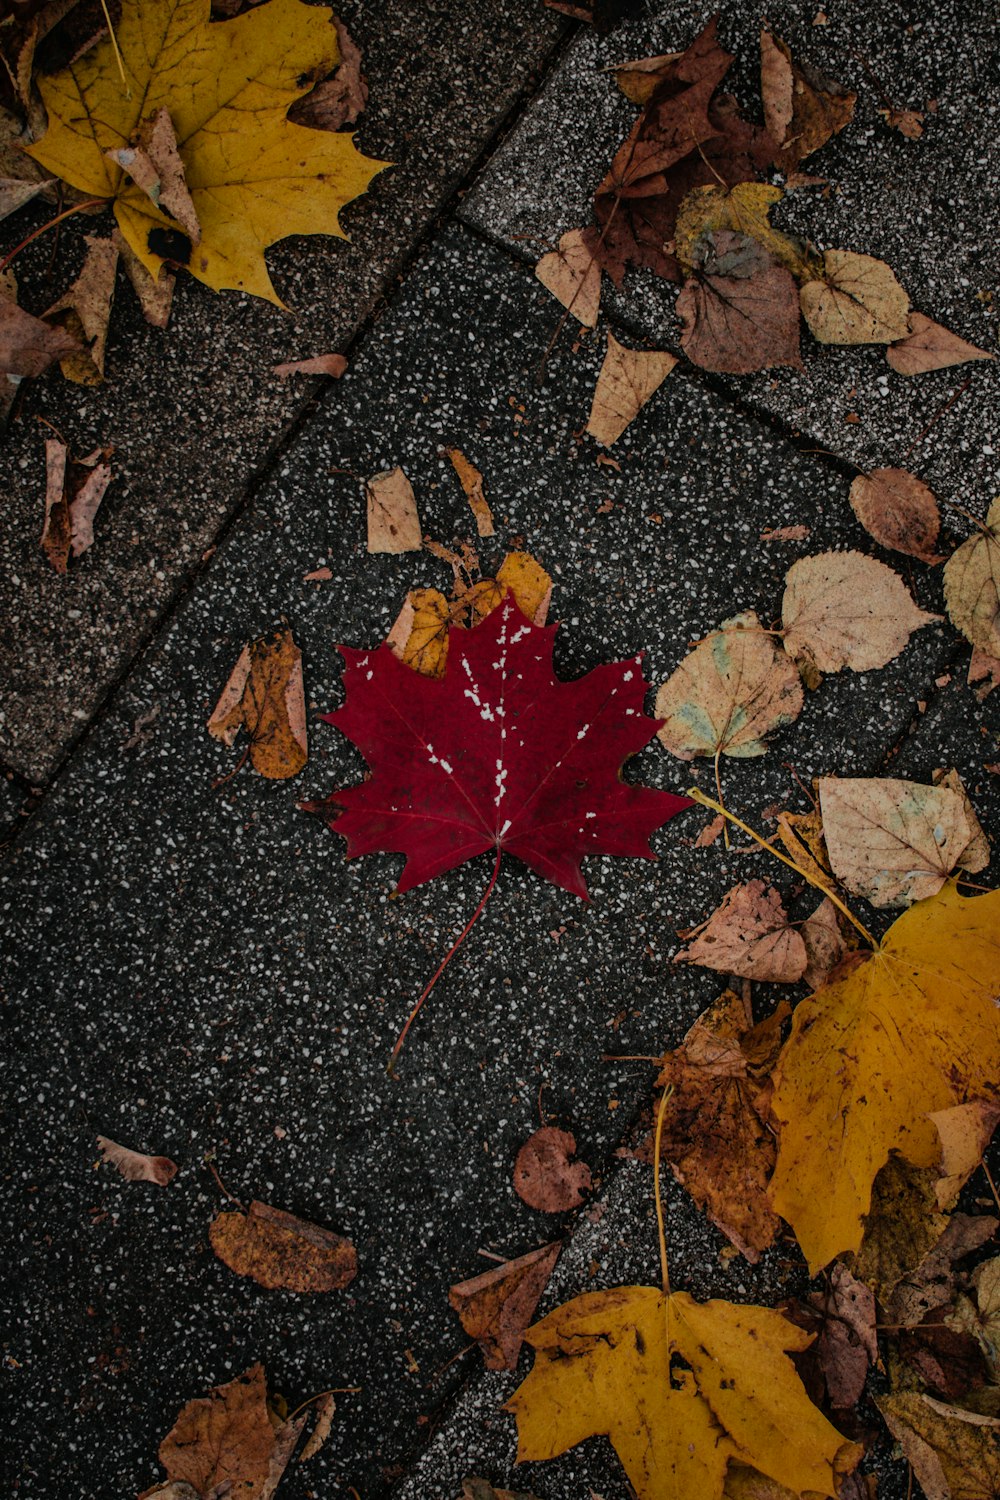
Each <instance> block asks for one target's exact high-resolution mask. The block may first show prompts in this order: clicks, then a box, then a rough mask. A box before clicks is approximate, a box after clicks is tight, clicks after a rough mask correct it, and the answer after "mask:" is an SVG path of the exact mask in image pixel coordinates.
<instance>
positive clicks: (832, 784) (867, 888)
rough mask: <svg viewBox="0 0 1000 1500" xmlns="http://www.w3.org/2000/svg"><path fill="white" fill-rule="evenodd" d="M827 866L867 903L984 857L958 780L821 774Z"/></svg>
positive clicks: (906, 892) (918, 893)
mask: <svg viewBox="0 0 1000 1500" xmlns="http://www.w3.org/2000/svg"><path fill="white" fill-rule="evenodd" d="M819 796H820V806H821V809H822V813H823V831H824V834H825V836H826V847H827V850H828V852H829V855H830V864H831V867H832V869H833V873H834V874H835V875H836V877H837V879H838V880H839V881H841V883H842V884H843V885H845V886H846V887H847V889H848V890H849V891H853V892H854V893H855V894H856V895H858V896H864V897H865V899H866V900H867V901H870V902H871V903H872V905H873V906H879V907H886V906H888V907H898V906H909V905H910V903H911V902H913V901H921V900H924V899H925V898H926V897H927V896H933V895H934V894H935V892H937V891H939V890H940V889H941V887H942V886H943V885H944V883H945V881H946V880H947V878H948V876H949V875H950V874H951V873H952V872H953V871H954V870H956V869H964V870H968V871H969V872H970V873H973V874H974V873H975V872H976V871H977V870H982V869H984V868H985V866H986V865H988V864H989V858H990V856H989V847H988V846H987V845H985V843H984V839H983V831H982V829H981V828H980V826H979V822H978V820H977V818H976V815H975V813H974V812H973V810H972V807H971V804H970V803H969V799H968V797H967V796H966V794H965V789H964V788H963V787H962V785H961V782H959V783H958V785H957V787H956V786H949V785H943V784H942V785H941V786H925V785H922V784H921V783H920V782H915V781H901V780H898V779H896V778H894V777H888V776H887V777H857V778H853V777H852V778H847V777H840V776H825V777H823V778H822V779H821V780H820V783H819Z"/></svg>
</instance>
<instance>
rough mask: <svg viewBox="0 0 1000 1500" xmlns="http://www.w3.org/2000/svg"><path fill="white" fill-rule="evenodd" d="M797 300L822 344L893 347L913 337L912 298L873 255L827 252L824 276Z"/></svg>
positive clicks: (837, 251) (803, 290)
mask: <svg viewBox="0 0 1000 1500" xmlns="http://www.w3.org/2000/svg"><path fill="white" fill-rule="evenodd" d="M799 300H800V302H801V306H802V316H803V317H804V318H805V320H806V322H807V323H808V325H809V331H810V333H811V334H812V336H813V338H815V339H818V340H819V342H820V343H821V344H894V343H897V342H898V341H899V340H900V339H905V338H907V337H908V335H909V333H910V319H909V309H910V299H909V297H908V296H907V294H906V292H904V290H903V288H902V287H901V286H900V284H899V282H898V281H897V280H896V277H895V275H894V274H893V272H892V271H891V270H890V269H889V267H888V266H887V265H886V263H885V261H884V260H876V258H875V257H874V256H873V255H859V254H857V252H856V251H854V250H825V251H824V252H823V275H822V276H821V277H818V278H817V279H816V280H815V281H807V282H806V283H805V285H804V286H803V287H802V289H801V291H800V293H799Z"/></svg>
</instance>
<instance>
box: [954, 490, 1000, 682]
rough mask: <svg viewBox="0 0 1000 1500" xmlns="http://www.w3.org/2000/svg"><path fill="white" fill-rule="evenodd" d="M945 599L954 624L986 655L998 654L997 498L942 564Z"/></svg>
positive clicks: (999, 532)
mask: <svg viewBox="0 0 1000 1500" xmlns="http://www.w3.org/2000/svg"><path fill="white" fill-rule="evenodd" d="M944 601H945V604H946V605H947V608H948V614H949V616H950V618H951V622H952V624H953V625H955V626H957V627H958V629H959V630H960V631H961V632H962V634H963V635H964V636H965V637H966V639H967V640H970V641H971V642H972V644H973V645H974V646H975V647H976V648H977V649H978V650H979V651H985V653H986V655H987V656H1000V499H998V500H994V501H993V504H992V505H991V506H990V508H989V511H988V512H987V515H986V524H985V525H984V527H983V529H982V531H977V532H976V533H975V535H974V536H970V537H969V539H968V541H966V542H963V543H962V545H961V547H959V548H958V550H957V551H956V552H953V553H952V555H951V557H949V559H948V561H947V562H946V563H945V566H944Z"/></svg>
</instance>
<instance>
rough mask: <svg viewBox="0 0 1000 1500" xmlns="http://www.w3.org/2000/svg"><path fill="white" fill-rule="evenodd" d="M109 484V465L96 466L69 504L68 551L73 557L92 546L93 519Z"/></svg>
mask: <svg viewBox="0 0 1000 1500" xmlns="http://www.w3.org/2000/svg"><path fill="white" fill-rule="evenodd" d="M110 483H111V465H110V464H107V463H103V464H97V465H96V466H95V467H94V469H93V470H92V471H91V473H90V475H89V477H88V478H87V479H86V480H85V481H84V483H83V484H82V485H81V486H80V488H79V489H78V490H77V492H76V494H75V495H74V496H73V498H72V500H71V501H70V502H69V522H70V539H69V550H70V552H71V553H72V554H73V556H74V557H79V556H80V554H81V553H82V552H86V551H87V549H88V547H92V546H93V545H94V517H95V516H96V515H97V511H98V507H99V506H100V503H101V501H102V500H103V499H104V494H105V491H106V490H107V488H108V485H109V484H110Z"/></svg>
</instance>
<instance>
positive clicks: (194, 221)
mask: <svg viewBox="0 0 1000 1500" xmlns="http://www.w3.org/2000/svg"><path fill="white" fill-rule="evenodd" d="M105 155H106V156H107V157H109V158H110V160H111V161H113V162H114V163H115V164H116V165H117V166H119V167H121V169H122V171H123V172H125V173H126V174H127V176H129V177H130V178H131V179H132V181H133V182H134V183H135V185H136V187H138V188H141V189H142V191H143V192H144V193H145V194H146V197H147V198H148V199H149V200H150V202H151V203H152V204H153V205H154V207H156V208H158V209H161V210H162V212H163V213H164V214H166V215H168V216H169V217H170V218H171V219H175V220H176V221H177V223H178V224H179V225H180V226H181V228H182V229H183V230H184V232H185V234H186V235H187V237H188V239H189V240H190V241H191V243H192V245H197V244H198V243H199V241H200V240H201V225H200V224H199V223H198V215H197V212H196V211H195V206H194V203H193V202H192V201H191V194H190V193H189V192H188V185H187V181H186V179H185V177H184V163H183V162H182V161H181V159H180V156H179V154H178V151H177V137H176V135H175V134H174V126H173V121H172V120H171V118H170V113H169V111H168V110H166V109H163V108H162V107H161V108H160V109H158V110H157V111H156V112H155V113H154V114H152V115H149V116H148V117H147V118H146V119H145V120H143V122H142V124H141V125H140V126H139V128H138V130H137V132H136V137H135V144H134V145H129V146H115V147H114V148H112V150H110V151H106V152H105Z"/></svg>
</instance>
